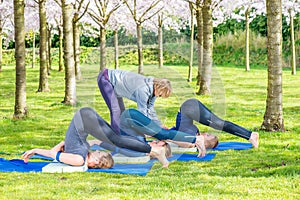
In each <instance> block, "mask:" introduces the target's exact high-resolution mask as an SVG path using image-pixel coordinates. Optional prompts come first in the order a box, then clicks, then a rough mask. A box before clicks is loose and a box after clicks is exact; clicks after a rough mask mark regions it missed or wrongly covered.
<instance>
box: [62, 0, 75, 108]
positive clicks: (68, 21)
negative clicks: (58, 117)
mask: <svg viewBox="0 0 300 200" xmlns="http://www.w3.org/2000/svg"><path fill="white" fill-rule="evenodd" d="M62 15H63V38H64V64H65V97H64V100H63V103H64V104H66V105H75V104H76V78H75V67H74V51H73V50H74V49H73V28H72V24H73V23H72V19H73V18H72V15H73V6H72V4H66V0H62Z"/></svg>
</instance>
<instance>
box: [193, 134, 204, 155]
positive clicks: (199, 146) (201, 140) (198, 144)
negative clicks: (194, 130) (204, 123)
mask: <svg viewBox="0 0 300 200" xmlns="http://www.w3.org/2000/svg"><path fill="white" fill-rule="evenodd" d="M195 145H196V147H197V149H198V151H199V154H198V156H197V157H199V158H201V157H204V156H205V155H206V148H205V145H204V136H203V135H197V136H196V142H195Z"/></svg>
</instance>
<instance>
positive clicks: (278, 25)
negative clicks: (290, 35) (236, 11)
mask: <svg viewBox="0 0 300 200" xmlns="http://www.w3.org/2000/svg"><path fill="white" fill-rule="evenodd" d="M267 24H268V36H267V39H268V41H267V47H268V94H267V100H266V112H265V115H264V121H263V123H262V125H261V129H263V130H266V131H284V124H283V111H282V2H281V0H267Z"/></svg>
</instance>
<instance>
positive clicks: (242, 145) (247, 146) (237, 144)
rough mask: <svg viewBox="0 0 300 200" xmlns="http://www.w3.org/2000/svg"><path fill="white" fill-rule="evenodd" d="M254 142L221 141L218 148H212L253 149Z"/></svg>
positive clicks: (219, 149) (220, 149) (222, 149)
mask: <svg viewBox="0 0 300 200" xmlns="http://www.w3.org/2000/svg"><path fill="white" fill-rule="evenodd" d="M251 148H252V144H251V143H246V142H220V143H219V144H218V146H217V147H216V148H213V149H211V150H214V151H225V150H230V149H231V150H247V149H251Z"/></svg>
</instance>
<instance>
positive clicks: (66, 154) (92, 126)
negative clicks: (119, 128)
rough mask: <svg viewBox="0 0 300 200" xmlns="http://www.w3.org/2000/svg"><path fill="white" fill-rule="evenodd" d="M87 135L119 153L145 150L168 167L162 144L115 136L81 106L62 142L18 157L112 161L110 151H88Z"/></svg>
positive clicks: (94, 164) (99, 164) (91, 163)
mask: <svg viewBox="0 0 300 200" xmlns="http://www.w3.org/2000/svg"><path fill="white" fill-rule="evenodd" d="M88 134H90V135H92V136H93V137H95V138H97V139H98V140H100V141H102V143H103V144H106V145H104V148H105V147H109V148H108V150H111V148H114V149H116V148H118V147H120V148H121V149H119V153H124V152H126V151H129V150H133V151H138V152H143V153H148V155H150V156H152V157H155V158H157V159H158V160H159V161H160V162H161V163H162V164H163V167H168V161H167V159H166V156H165V146H166V145H152V146H151V145H149V144H147V143H145V142H142V141H140V140H138V139H137V138H135V137H131V136H121V135H118V134H116V133H115V132H114V131H113V130H112V129H111V127H110V125H109V124H108V123H107V122H106V121H105V120H104V119H102V118H101V117H100V116H99V115H98V114H97V113H96V112H95V111H94V110H93V109H91V108H82V109H80V110H79V111H77V112H76V113H75V115H74V117H73V119H72V121H71V123H70V125H69V128H68V130H67V132H66V136H65V140H64V141H63V142H60V143H59V144H58V145H56V146H55V147H53V148H52V149H51V150H45V149H32V150H29V151H26V152H25V153H24V154H23V155H22V157H23V159H24V161H25V162H28V159H29V158H30V157H31V156H33V155H34V154H40V155H42V156H47V157H51V158H53V159H56V160H57V161H59V162H62V163H65V164H69V165H73V166H81V165H84V164H86V165H87V166H88V167H89V168H110V167H112V166H113V164H114V161H113V159H112V156H111V154H110V153H107V152H99V151H96V152H89V149H90V144H89V143H88V142H87V140H86V139H87V137H88ZM123 148H126V149H129V150H126V149H123Z"/></svg>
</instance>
